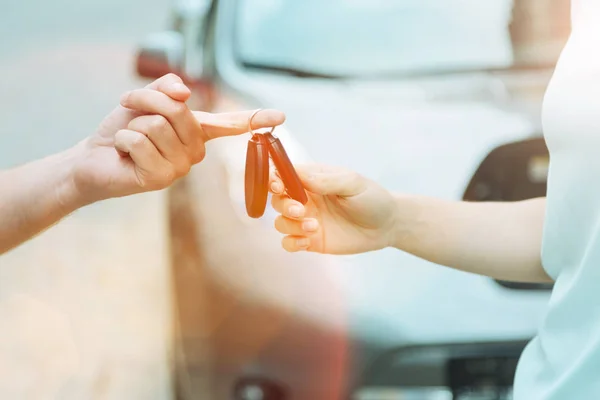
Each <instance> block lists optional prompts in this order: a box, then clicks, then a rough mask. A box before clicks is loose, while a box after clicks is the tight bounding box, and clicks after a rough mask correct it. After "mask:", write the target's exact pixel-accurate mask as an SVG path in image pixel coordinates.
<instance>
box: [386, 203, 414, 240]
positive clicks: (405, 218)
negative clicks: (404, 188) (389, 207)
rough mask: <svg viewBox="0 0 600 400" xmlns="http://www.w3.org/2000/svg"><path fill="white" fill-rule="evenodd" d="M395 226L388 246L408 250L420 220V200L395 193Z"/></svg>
mask: <svg viewBox="0 0 600 400" xmlns="http://www.w3.org/2000/svg"><path fill="white" fill-rule="evenodd" d="M394 203H395V208H394V213H393V227H392V234H391V235H390V242H389V245H388V247H393V248H396V249H398V250H403V251H407V250H408V247H410V246H409V243H410V238H411V237H414V230H415V224H416V223H417V221H418V220H419V214H420V213H419V202H418V199H417V198H416V197H414V196H407V195H402V194H394Z"/></svg>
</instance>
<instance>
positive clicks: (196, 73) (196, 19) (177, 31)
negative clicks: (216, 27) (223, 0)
mask: <svg viewBox="0 0 600 400" xmlns="http://www.w3.org/2000/svg"><path fill="white" fill-rule="evenodd" d="M212 6H213V0H176V1H175V6H174V19H175V20H174V21H173V29H172V30H169V31H165V32H159V33H156V34H154V35H151V36H149V37H148V38H147V39H146V41H145V42H144V43H142V46H141V47H140V49H139V51H138V55H137V61H136V64H137V73H138V75H140V76H142V77H144V78H151V79H156V78H159V77H161V76H163V75H165V74H167V73H169V72H172V73H176V74H178V75H180V76H181V77H182V78H183V77H186V78H187V79H191V80H198V79H201V78H202V77H203V75H204V47H205V46H204V45H205V38H206V36H207V33H208V32H207V30H208V26H209V19H210V15H211V9H212Z"/></svg>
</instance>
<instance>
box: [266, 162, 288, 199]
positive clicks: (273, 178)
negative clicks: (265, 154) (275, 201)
mask: <svg viewBox="0 0 600 400" xmlns="http://www.w3.org/2000/svg"><path fill="white" fill-rule="evenodd" d="M269 191H270V192H271V193H273V194H276V195H277V194H284V193H285V186H284V185H283V181H282V180H281V177H280V176H279V173H278V172H277V169H275V168H271V169H270V172H269Z"/></svg>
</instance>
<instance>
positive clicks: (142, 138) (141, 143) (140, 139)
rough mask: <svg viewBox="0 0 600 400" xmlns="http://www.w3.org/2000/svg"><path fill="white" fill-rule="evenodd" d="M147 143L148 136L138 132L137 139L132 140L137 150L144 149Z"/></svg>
mask: <svg viewBox="0 0 600 400" xmlns="http://www.w3.org/2000/svg"><path fill="white" fill-rule="evenodd" d="M145 141H146V136H144V135H142V134H141V133H138V132H136V135H135V137H134V138H133V139H132V140H131V145H132V146H133V147H136V148H140V147H143V146H144V144H145Z"/></svg>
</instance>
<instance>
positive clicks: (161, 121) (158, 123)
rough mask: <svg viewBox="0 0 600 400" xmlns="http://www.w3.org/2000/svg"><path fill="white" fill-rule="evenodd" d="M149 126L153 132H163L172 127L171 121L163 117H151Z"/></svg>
mask: <svg viewBox="0 0 600 400" xmlns="http://www.w3.org/2000/svg"><path fill="white" fill-rule="evenodd" d="M148 125H149V128H150V130H151V131H152V132H163V131H165V130H167V129H168V128H169V127H170V124H169V121H168V120H167V119H166V118H165V117H163V116H162V115H152V116H149V121H148Z"/></svg>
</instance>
